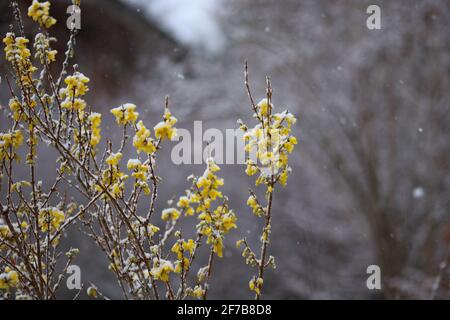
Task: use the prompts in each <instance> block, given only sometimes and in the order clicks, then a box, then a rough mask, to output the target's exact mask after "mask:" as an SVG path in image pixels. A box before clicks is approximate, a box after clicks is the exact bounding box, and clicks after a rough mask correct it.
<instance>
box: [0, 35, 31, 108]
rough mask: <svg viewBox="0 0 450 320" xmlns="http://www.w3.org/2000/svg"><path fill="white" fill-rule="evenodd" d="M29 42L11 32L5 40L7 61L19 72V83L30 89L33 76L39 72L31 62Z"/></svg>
mask: <svg viewBox="0 0 450 320" xmlns="http://www.w3.org/2000/svg"><path fill="white" fill-rule="evenodd" d="M28 42H29V40H28V39H27V38H25V37H16V36H15V35H14V33H11V32H8V33H7V34H6V36H5V38H3V43H4V44H5V54H6V60H7V61H9V62H11V64H12V65H13V66H14V68H15V69H16V70H17V72H18V76H19V77H18V82H19V83H20V84H21V85H22V86H24V87H28V86H29V85H30V84H31V79H30V78H31V74H32V73H34V72H35V71H36V70H37V68H36V67H34V66H33V65H32V63H31V61H30V56H31V53H30V50H29V49H28V48H27V44H28ZM30 103H31V102H30Z"/></svg>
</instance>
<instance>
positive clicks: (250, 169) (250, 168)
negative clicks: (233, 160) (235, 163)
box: [245, 160, 258, 176]
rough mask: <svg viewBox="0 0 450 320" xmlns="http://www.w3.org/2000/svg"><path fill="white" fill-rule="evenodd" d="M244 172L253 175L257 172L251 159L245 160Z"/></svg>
mask: <svg viewBox="0 0 450 320" xmlns="http://www.w3.org/2000/svg"><path fill="white" fill-rule="evenodd" d="M245 173H246V174H247V175H248V176H253V175H255V174H256V173H258V167H257V166H256V164H255V163H254V162H253V161H252V160H247V169H245Z"/></svg>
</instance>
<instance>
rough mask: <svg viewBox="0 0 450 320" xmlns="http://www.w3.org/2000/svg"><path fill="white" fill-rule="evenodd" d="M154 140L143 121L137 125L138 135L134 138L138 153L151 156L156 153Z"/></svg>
mask: <svg viewBox="0 0 450 320" xmlns="http://www.w3.org/2000/svg"><path fill="white" fill-rule="evenodd" d="M153 142H154V140H153V139H152V138H151V137H150V130H148V129H147V128H146V127H145V125H144V123H143V122H142V120H141V121H139V122H138V124H137V130H136V135H135V136H134V138H133V146H134V147H135V148H136V149H137V152H138V153H139V152H145V153H147V154H151V153H153V152H155V151H156V147H155V145H154V143H153Z"/></svg>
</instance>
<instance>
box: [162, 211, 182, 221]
mask: <svg viewBox="0 0 450 320" xmlns="http://www.w3.org/2000/svg"><path fill="white" fill-rule="evenodd" d="M180 215H181V214H180V211H178V210H177V209H175V208H167V209H164V210H163V211H162V214H161V219H163V220H164V221H169V220H178V218H179V217H180Z"/></svg>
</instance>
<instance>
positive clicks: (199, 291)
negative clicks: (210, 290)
mask: <svg viewBox="0 0 450 320" xmlns="http://www.w3.org/2000/svg"><path fill="white" fill-rule="evenodd" d="M204 294H205V290H203V288H202V286H199V285H197V286H195V288H194V290H192V295H193V296H194V297H195V298H197V299H200V298H202V297H203V295H204Z"/></svg>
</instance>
